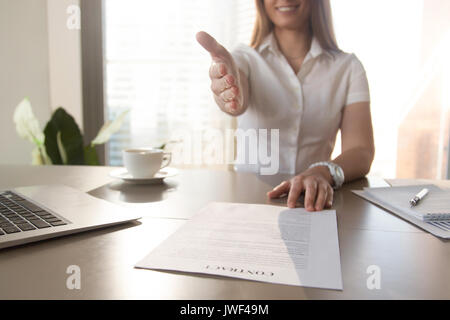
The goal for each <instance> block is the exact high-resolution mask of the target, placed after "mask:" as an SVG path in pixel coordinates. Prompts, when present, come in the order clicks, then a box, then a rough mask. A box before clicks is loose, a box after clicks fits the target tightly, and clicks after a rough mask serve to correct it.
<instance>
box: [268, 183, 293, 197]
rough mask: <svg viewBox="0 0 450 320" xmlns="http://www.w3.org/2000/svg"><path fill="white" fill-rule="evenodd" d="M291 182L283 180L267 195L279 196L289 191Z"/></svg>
mask: <svg viewBox="0 0 450 320" xmlns="http://www.w3.org/2000/svg"><path fill="white" fill-rule="evenodd" d="M290 186H291V184H290V182H289V181H283V182H282V183H280V184H279V185H277V186H276V187H275V188H273V189H272V191H269V192H267V196H268V197H269V198H278V197H280V196H281V195H283V194H285V193H288V192H289V188H290Z"/></svg>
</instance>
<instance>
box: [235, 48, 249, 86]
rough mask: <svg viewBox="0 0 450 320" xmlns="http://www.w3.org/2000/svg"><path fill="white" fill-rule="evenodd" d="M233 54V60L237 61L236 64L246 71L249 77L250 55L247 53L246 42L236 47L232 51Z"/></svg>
mask: <svg viewBox="0 0 450 320" xmlns="http://www.w3.org/2000/svg"><path fill="white" fill-rule="evenodd" d="M231 55H232V56H233V60H234V62H235V63H236V66H237V67H238V68H239V69H240V70H242V72H244V74H245V75H246V76H247V78H248V77H249V74H250V68H249V57H248V53H247V46H246V45H244V44H240V45H238V46H236V48H234V50H233V51H232V52H231Z"/></svg>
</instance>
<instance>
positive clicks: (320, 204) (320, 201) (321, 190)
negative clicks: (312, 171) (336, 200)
mask: <svg viewBox="0 0 450 320" xmlns="http://www.w3.org/2000/svg"><path fill="white" fill-rule="evenodd" d="M327 196H328V188H327V184H326V183H325V182H323V183H320V184H319V186H318V187H317V198H316V204H315V209H316V211H321V210H323V208H324V207H325V201H326V200H327Z"/></svg>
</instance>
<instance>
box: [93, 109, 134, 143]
mask: <svg viewBox="0 0 450 320" xmlns="http://www.w3.org/2000/svg"><path fill="white" fill-rule="evenodd" d="M129 111H130V110H125V111H124V112H122V113H121V114H120V115H119V116H118V117H117V118H116V119H115V120H114V121H112V122H111V121H107V122H106V123H105V124H104V125H103V127H102V128H101V129H100V131H99V132H98V133H97V136H96V137H95V138H94V140H92V142H91V144H92V145H99V144H103V143H105V142H107V141H108V140H109V138H111V136H112V135H113V134H114V133H116V132H117V131H119V130H120V127H121V126H122V124H123V122H124V121H125V117H126V115H127V114H128V112H129Z"/></svg>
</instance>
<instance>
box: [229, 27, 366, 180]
mask: <svg viewBox="0 0 450 320" xmlns="http://www.w3.org/2000/svg"><path fill="white" fill-rule="evenodd" d="M232 55H233V58H234V60H235V62H236V65H237V66H238V68H239V69H241V70H242V71H243V72H244V73H245V75H246V76H247V78H248V81H249V105H248V108H247V110H246V111H245V113H244V114H242V115H240V116H239V117H238V128H240V129H242V130H244V131H245V130H248V129H256V130H257V131H258V129H267V130H268V132H270V129H279V153H280V155H279V170H278V171H279V172H280V173H288V174H298V173H301V172H303V171H304V170H306V169H307V168H308V167H309V165H311V164H312V163H315V162H318V161H329V160H330V157H331V153H332V152H333V148H334V144H335V141H336V135H337V132H338V130H339V127H340V123H341V119H342V113H343V109H344V107H345V106H347V105H350V104H353V103H356V102H363V101H370V96H369V86H368V82H367V77H366V73H365V70H364V67H363V66H362V64H361V62H360V61H359V60H358V58H357V57H356V56H355V55H354V54H349V53H344V52H340V53H333V54H331V53H330V52H328V51H326V50H323V49H322V47H321V46H320V44H319V42H318V41H317V39H316V38H313V40H312V43H311V49H310V50H309V52H308V54H307V55H306V57H305V59H304V61H303V64H302V66H301V68H300V71H299V72H298V73H297V74H295V72H294V71H293V69H292V68H291V66H290V65H289V63H288V62H287V60H286V58H285V57H284V56H283V54H282V53H281V51H280V50H279V48H278V45H277V42H276V39H275V37H274V35H273V34H270V35H269V36H268V37H267V38H266V39H265V40H264V42H263V43H262V44H261V45H260V46H259V48H258V49H257V50H255V49H253V48H251V47H249V46H247V45H239V46H238V47H237V48H236V49H235V50H233V52H232ZM239 143H241V142H239V140H238V146H237V150H238V157H239V150H241V152H242V150H246V151H245V152H247V154H248V152H249V151H248V147H249V146H248V143H247V144H246V146H239ZM270 143H271V139H270V137H269V138H268V139H267V144H268V145H267V150H268V151H263V152H265V153H264V154H270V150H271V147H270ZM241 148H243V149H241ZM258 154H259V152H258ZM247 158H248V157H247ZM262 163H267V161H265V162H261V161H259V159H258V162H257V163H256V164H251V163H249V161H246V163H245V164H237V165H235V168H236V170H239V171H251V172H260V171H261V170H260V169H261V167H267V166H268V165H267V166H265V165H262Z"/></svg>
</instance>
